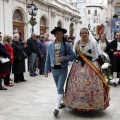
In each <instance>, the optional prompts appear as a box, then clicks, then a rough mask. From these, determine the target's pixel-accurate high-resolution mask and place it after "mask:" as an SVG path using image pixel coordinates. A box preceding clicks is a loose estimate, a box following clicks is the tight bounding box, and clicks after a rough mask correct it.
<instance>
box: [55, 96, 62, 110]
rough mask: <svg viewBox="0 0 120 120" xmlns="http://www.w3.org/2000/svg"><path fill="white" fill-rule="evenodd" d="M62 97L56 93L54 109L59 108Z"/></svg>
mask: <svg viewBox="0 0 120 120" xmlns="http://www.w3.org/2000/svg"><path fill="white" fill-rule="evenodd" d="M62 99H63V94H58V96H57V102H56V107H55V109H57V110H59V106H60V103H61V101H62Z"/></svg>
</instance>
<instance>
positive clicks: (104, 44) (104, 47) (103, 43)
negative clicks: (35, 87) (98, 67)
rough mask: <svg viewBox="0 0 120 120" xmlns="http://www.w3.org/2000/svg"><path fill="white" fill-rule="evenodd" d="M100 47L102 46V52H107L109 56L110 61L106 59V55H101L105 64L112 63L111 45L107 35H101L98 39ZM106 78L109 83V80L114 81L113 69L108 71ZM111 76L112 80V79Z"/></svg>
mask: <svg viewBox="0 0 120 120" xmlns="http://www.w3.org/2000/svg"><path fill="white" fill-rule="evenodd" d="M97 42H98V45H99V46H100V49H101V51H103V52H105V53H106V54H107V55H108V56H109V60H108V59H106V57H105V56H104V55H101V57H102V59H103V61H104V63H110V64H112V63H111V53H110V44H109V42H108V40H107V39H106V36H105V34H102V35H100V37H99V39H98V41H97ZM105 74H106V77H107V79H108V82H110V81H109V80H110V79H112V68H108V69H106V72H105ZM110 76H111V78H110Z"/></svg>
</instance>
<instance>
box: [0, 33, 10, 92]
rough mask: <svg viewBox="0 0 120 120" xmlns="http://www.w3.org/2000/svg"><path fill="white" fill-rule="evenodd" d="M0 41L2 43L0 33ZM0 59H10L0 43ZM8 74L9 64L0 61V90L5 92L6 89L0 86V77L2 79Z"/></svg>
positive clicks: (0, 80) (0, 82)
mask: <svg viewBox="0 0 120 120" xmlns="http://www.w3.org/2000/svg"><path fill="white" fill-rule="evenodd" d="M0 41H2V35H1V33H0ZM0 57H4V58H9V59H10V57H11V56H10V55H9V54H8V53H7V52H6V50H5V47H4V45H3V44H2V43H1V42H0ZM9 73H10V67H9V63H8V62H6V63H2V62H1V61H0V90H7V88H4V87H3V86H2V77H4V76H5V75H7V74H9Z"/></svg>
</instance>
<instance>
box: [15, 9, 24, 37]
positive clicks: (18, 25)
mask: <svg viewBox="0 0 120 120" xmlns="http://www.w3.org/2000/svg"><path fill="white" fill-rule="evenodd" d="M14 30H17V31H18V32H19V35H20V36H21V37H22V38H24V23H23V16H22V13H21V11H20V10H18V9H17V10H15V12H14V14H13V31H14Z"/></svg>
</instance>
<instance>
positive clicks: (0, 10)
mask: <svg viewBox="0 0 120 120" xmlns="http://www.w3.org/2000/svg"><path fill="white" fill-rule="evenodd" d="M31 2H32V1H31V0H0V16H2V17H1V20H0V26H1V27H0V32H2V34H3V35H5V34H9V35H12V34H13V14H14V12H15V10H17V9H18V10H20V12H21V13H22V17H23V23H24V39H25V40H26V39H27V38H28V37H30V35H31V25H30V24H28V21H29V20H30V18H31V16H30V15H29V14H28V11H27V7H26V6H27V4H28V3H31ZM34 4H35V5H36V6H37V7H38V11H37V16H36V21H37V24H36V25H35V26H34V32H35V33H36V34H40V19H41V17H43V16H44V18H45V19H46V32H47V33H48V34H50V31H51V30H52V29H53V28H54V27H55V26H57V23H58V21H60V22H61V24H62V27H64V28H66V29H67V30H68V32H67V34H68V35H69V29H70V28H69V26H70V23H71V22H70V18H72V17H73V18H74V20H75V22H74V26H75V27H76V26H77V27H76V28H75V31H78V29H79V26H80V22H79V21H80V16H79V13H80V12H79V10H78V9H77V8H76V7H73V6H72V5H69V4H68V3H66V2H65V1H61V0H56V1H54V0H43V1H41V0H36V1H35V2H34ZM75 35H76V32H74V36H75ZM50 37H52V36H51V34H50Z"/></svg>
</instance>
